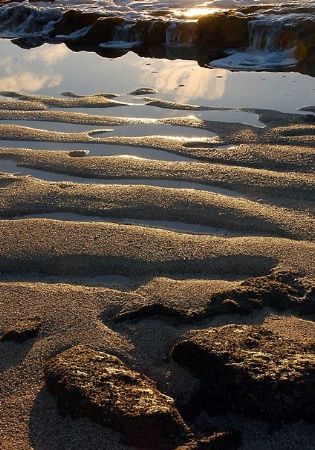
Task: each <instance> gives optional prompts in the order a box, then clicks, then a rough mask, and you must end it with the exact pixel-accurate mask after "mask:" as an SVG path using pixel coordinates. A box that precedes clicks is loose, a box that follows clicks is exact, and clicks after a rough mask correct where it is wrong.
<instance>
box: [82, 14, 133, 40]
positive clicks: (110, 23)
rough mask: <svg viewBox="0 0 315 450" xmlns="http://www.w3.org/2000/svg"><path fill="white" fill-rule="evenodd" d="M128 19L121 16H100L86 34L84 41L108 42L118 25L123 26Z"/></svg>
mask: <svg viewBox="0 0 315 450" xmlns="http://www.w3.org/2000/svg"><path fill="white" fill-rule="evenodd" d="M125 23H126V21H125V20H124V19H123V18H121V17H99V18H98V19H97V20H96V21H95V22H94V23H93V25H92V26H91V27H90V29H89V30H88V32H87V33H86V34H85V36H84V41H85V42H86V41H88V42H89V43H91V42H97V43H101V42H107V41H110V40H111V39H112V37H113V33H114V29H115V28H116V26H122V25H124V24H125Z"/></svg>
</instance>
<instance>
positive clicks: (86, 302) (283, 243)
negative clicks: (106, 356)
mask: <svg viewBox="0 0 315 450" xmlns="http://www.w3.org/2000/svg"><path fill="white" fill-rule="evenodd" d="M12 96H14V97H17V98H19V96H18V95H15V94H14V95H13V94H12ZM91 99H92V100H91ZM72 100H73V99H70V100H69V99H68V100H65V101H66V102H69V101H70V102H71V101H72ZM76 100H77V99H76ZM79 100H80V102H84V101H86V102H87V103H86V104H85V106H86V107H88V106H89V105H90V103H89V102H92V103H93V102H97V101H99V102H100V97H98V96H95V97H89V98H88V99H87V98H80V99H79ZM16 101H17V102H18V107H17V109H12V110H9V109H8V108H6V105H4V106H2V108H3V109H4V110H3V111H0V114H2V113H5V114H6V115H7V117H5V114H3V115H2V116H1V117H2V119H5V120H7V119H10V120H13V119H19V120H21V124H20V125H12V124H10V123H9V122H8V123H7V124H0V136H1V139H2V145H5V140H6V139H11V140H15V141H16V142H17V146H16V147H15V148H13V147H12V148H8V147H5V146H3V147H1V148H0V161H7V160H9V161H14V163H16V164H17V167H16V171H17V172H18V170H19V166H21V167H23V168H32V169H37V170H39V171H42V174H45V173H49V172H53V173H60V174H65V175H72V176H74V177H81V178H83V180H82V179H81V180H80V182H79V181H76V180H75V179H74V181H59V182H57V181H47V180H45V178H44V175H43V179H40V178H34V177H32V176H26V175H22V174H18V173H8V172H5V173H4V172H1V173H0V191H1V197H0V219H1V220H0V228H1V232H0V255H1V258H0V292H1V294H0V299H1V309H0V310H1V316H0V328H1V330H4V329H5V328H7V327H9V326H12V325H14V324H15V323H16V322H18V321H19V320H21V319H24V318H26V317H33V316H40V317H41V318H42V327H41V329H40V332H39V334H38V335H37V337H36V338H33V339H30V340H27V341H26V342H25V343H23V344H19V343H16V342H1V343H0V352H1V353H0V354H1V372H2V373H1V397H2V398H1V403H2V407H1V409H2V413H1V415H2V420H3V424H2V426H1V431H0V442H1V448H3V449H6V450H11V449H18V450H30V449H36V450H56V449H67V450H72V449H73V450H79V449H85V450H95V449H98V448H99V449H101V448H102V449H108V450H109V449H122V450H123V449H126V448H130V447H126V446H124V445H123V443H122V440H121V435H120V434H119V433H116V432H114V431H112V430H110V429H108V428H104V427H101V426H99V425H96V424H93V423H92V422H90V421H89V420H88V419H84V418H81V419H70V418H69V417H67V416H65V417H63V416H61V415H60V414H59V413H58V410H57V408H56V404H55V400H54V399H53V398H52V397H51V396H50V395H49V394H48V393H47V391H46V389H45V387H44V380H43V366H44V362H45V361H46V360H48V359H49V358H50V357H51V356H53V355H55V354H56V353H59V352H61V351H62V350H64V349H66V348H68V347H70V346H72V345H76V344H88V345H91V346H92V347H93V348H94V349H97V350H101V351H105V352H108V353H111V354H114V355H116V356H118V357H119V358H121V359H122V360H123V361H124V362H125V363H127V364H128V365H129V366H130V367H133V368H134V369H136V370H138V371H141V372H143V373H145V374H146V375H148V376H149V377H151V378H152V379H153V380H155V381H156V382H157V385H158V387H159V389H160V390H161V391H162V392H164V393H165V394H167V395H169V396H171V397H173V398H175V400H176V401H177V402H179V403H180V402H181V401H183V399H184V398H185V397H187V396H189V395H190V393H191V392H193V391H194V389H196V387H197V386H198V379H197V378H196V377H194V376H193V375H192V374H191V373H190V372H189V371H188V370H186V369H183V368H181V367H180V366H178V365H177V364H176V363H175V362H174V361H173V360H172V359H171V358H170V351H171V348H172V347H173V345H174V344H175V343H176V342H179V341H180V340H182V339H183V338H184V337H185V336H187V335H189V333H190V332H191V331H192V330H196V329H202V328H205V327H209V326H218V325H223V324H227V323H248V324H260V323H262V322H263V321H264V320H265V318H266V317H269V316H270V315H271V314H274V313H275V312H276V310H275V309H273V308H272V307H270V306H268V307H264V308H263V309H261V310H259V311H257V310H256V311H252V312H251V313H250V314H249V315H246V316H244V315H240V314H223V315H218V316H212V317H208V318H207V317H206V318H204V319H203V320H202V321H201V322H200V323H198V322H197V323H184V322H183V323H181V322H173V321H170V320H169V318H168V317H163V314H162V315H153V316H152V317H143V318H141V319H140V320H136V321H132V320H131V321H128V320H127V321H123V322H121V323H117V322H115V321H114V317H115V316H116V315H117V314H118V315H119V314H120V313H121V312H124V311H133V310H134V309H135V308H137V307H138V306H139V305H142V306H143V305H146V304H150V303H152V302H154V301H156V300H159V301H160V300H161V299H162V300H163V304H164V305H166V307H168V308H173V309H175V310H176V311H177V312H179V314H181V313H182V312H185V313H187V311H192V312H193V313H195V312H197V313H198V311H201V310H203V308H204V307H205V305H206V303H207V301H208V299H209V297H210V296H211V295H212V294H213V293H216V292H221V291H225V290H229V289H232V288H235V287H237V286H239V284H240V283H241V282H242V281H244V280H246V279H247V278H248V277H252V276H262V275H267V274H269V273H271V272H273V271H290V272H293V273H295V274H296V276H297V277H299V278H300V279H303V280H304V279H305V280H306V282H307V283H308V284H309V285H310V286H314V278H315V264H314V262H315V243H314V233H315V231H314V230H315V221H314V215H313V214H314V193H315V190H314V186H315V177H314V172H313V168H314V162H315V157H314V140H313V137H314V129H315V128H314V116H312V115H299V114H284V113H279V112H274V111H262V110H261V111H260V110H254V111H252V112H255V113H256V114H258V115H259V120H260V121H261V122H262V123H263V124H264V125H265V126H264V127H263V128H258V127H254V126H249V125H244V124H236V123H234V124H230V123H229V124H228V123H224V122H210V121H201V120H197V119H196V120H194V119H192V118H191V119H183V118H172V119H159V121H158V122H157V124H156V125H157V127H158V124H159V123H160V124H161V125H162V124H163V125H165V124H169V126H170V127H172V126H185V127H194V128H200V129H203V130H209V131H210V132H211V133H214V134H215V136H214V137H213V136H210V137H209V138H198V137H196V138H191V139H190V138H184V137H181V138H178V139H174V138H170V137H165V136H163V137H162V136H160V135H159V134H158V128H157V135H155V136H140V137H139V136H138V137H121V136H116V137H115V136H112V137H107V136H104V135H103V136H101V137H100V136H99V135H97V133H93V132H91V131H89V132H85V131H84V132H80V133H75V132H73V133H70V132H69V133H65V132H51V131H47V130H42V129H40V128H37V129H35V130H34V129H29V128H25V127H23V120H33V121H36V120H37V121H40V120H41V114H42V112H41V111H35V112H34V111H33V110H35V109H36V108H37V107H38V108H41V107H43V109H45V108H46V107H47V105H48V106H49V107H50V106H51V105H53V106H56V105H57V106H60V104H61V102H62V100H61V99H58V101H57V100H54V99H53V98H47V97H46V98H38V96H36V97H34V98H33V97H31V96H27V97H24V98H21V99H18V100H14V104H15V102H16ZM101 101H102V107H104V108H106V107H107V106H108V104H107V102H112V101H113V100H112V99H110V100H109V99H108V100H106V101H104V98H102V100H101ZM146 101H148V100H146ZM23 102H26V103H23ZM10 103H11V102H10ZM157 103H158V102H155V105H156V104H157ZM14 104H13V103H11V107H12V108H13V106H14ZM67 104H68V103H67ZM159 104H160V106H162V108H161V117H163V108H172V107H176V108H179V109H180V108H186V109H187V108H188V109H189V108H190V106H189V105H180V104H177V105H176V104H175V105H174V104H173V105H170V104H168V103H164V104H163V102H162V101H161V102H160V103H159ZM41 105H43V106H41ZM45 105H46V106H45ZM98 106H100V105H98ZM111 106H112V105H111ZM62 107H64V108H66V107H68V106H66V105H65V104H64V103H63V104H62ZM14 108H15V106H14ZM193 109H194V107H193V106H191V110H192V111H193ZM43 118H44V120H48V121H52V122H53V121H55V120H58V121H59V120H61V121H65V122H67V123H71V121H73V122H76V121H77V120H79V117H78V116H74V115H72V113H71V111H69V112H62V113H60V114H59V113H56V112H52V111H49V109H47V110H45V116H43V117H42V119H43ZM81 119H82V120H85V121H86V123H89V125H96V126H99V124H102V126H103V125H107V124H108V125H109V126H111V125H114V126H116V125H118V126H120V125H123V124H126V123H134V124H135V125H136V124H137V123H139V122H140V123H141V120H135V119H129V120H128V119H126V118H109V119H107V120H106V119H104V118H102V120H101V119H100V117H93V113H92V112H91V111H90V110H89V111H88V113H86V114H85V115H84V116H83V117H82V116H81ZM142 125H143V121H142ZM34 127H35V128H36V125H34ZM19 141H23V142H24V141H28V142H29V148H18V147H19V145H18V143H19ZM33 141H37V142H43V141H49V142H50V141H51V142H54V143H56V142H57V143H60V150H50V151H47V150H42V151H40V150H31V148H32V142H33ZM64 143H71V144H74V145H76V144H77V145H78V147H77V149H78V151H79V150H80V151H81V150H86V149H88V144H89V143H93V144H97V145H100V146H102V145H106V146H112V145H114V144H121V145H126V146H140V147H143V148H150V149H154V150H156V152H157V154H158V152H159V151H166V152H169V153H172V154H174V155H175V157H176V155H184V156H187V157H188V158H191V161H189V160H188V161H176V160H174V161H163V160H162V161H161V160H159V161H158V160H154V159H141V158H132V157H124V158H122V157H120V156H117V155H115V154H113V155H112V156H93V155H89V154H85V153H84V152H80V151H79V152H78V153H76V152H73V150H71V151H70V150H67V149H63V144H64ZM224 146H225V147H224ZM0 167H1V166H0ZM39 173H40V172H39ZM84 178H87V179H89V180H90V179H97V180H102V179H104V180H113V181H115V179H116V180H119V179H122V178H125V179H128V180H130V184H127V185H121V184H113V185H109V184H101V183H98V184H92V183H89V182H87V183H84V182H83V181H84ZM133 179H147V180H151V179H152V180H166V181H167V180H175V181H185V182H191V183H199V184H200V185H201V189H200V190H194V189H187V188H179V187H177V188H174V187H159V186H153V185H152V186H150V185H141V184H140V185H135V184H133ZM202 185H207V186H216V187H218V188H222V189H226V190H228V191H226V192H225V193H222V192H221V193H217V192H209V191H206V190H203V188H202ZM229 193H230V194H229ZM235 194H236V195H235ZM50 213H57V214H58V213H60V215H61V216H62V214H63V213H75V214H79V215H83V216H85V218H86V216H87V218H89V217H90V221H86V220H85V221H84V222H83V221H82V222H80V221H68V220H56V219H51V218H49V214H50ZM34 214H39V215H41V216H40V218H29V217H28V216H29V215H34ZM45 215H47V217H45ZM95 216H97V217H98V218H104V221H103V222H102V221H94V220H93V217H95ZM17 217H18V218H17ZM60 218H61V217H60ZM123 218H126V219H128V221H130V223H128V224H122V223H118V220H119V219H123ZM12 219H14V220H12ZM115 219H116V220H117V223H115ZM132 220H147V221H150V220H156V221H160V222H161V223H163V221H169V222H184V223H188V224H195V225H198V224H199V225H204V226H208V227H209V228H211V227H216V228H218V229H221V230H223V233H222V234H221V235H215V234H214V233H213V234H211V233H210V234H192V233H183V232H176V231H174V230H169V229H168V230H167V229H164V228H153V227H150V226H139V225H137V224H134V223H132ZM282 314H283V315H288V316H290V315H291V314H292V311H290V310H286V311H283V313H282ZM303 319H307V320H313V319H314V314H313V315H310V316H307V317H303ZM208 420H211V421H212V423H213V424H214V425H215V424H216V425H218V426H221V427H231V426H232V427H235V428H238V429H239V430H240V431H241V433H242V436H243V446H242V447H241V449H242V450H252V449H253V448H255V449H256V450H260V449H261V450H267V449H275V448H279V449H283V450H284V449H289V448H297V449H301V450H311V449H312V448H313V447H312V445H313V442H314V439H315V428H314V425H311V424H306V423H304V422H299V423H294V424H290V425H285V426H283V427H282V428H281V429H280V430H277V431H275V432H273V433H272V434H270V433H269V432H268V426H267V425H266V424H265V423H263V422H261V421H258V420H253V419H249V418H244V417H242V416H241V415H239V416H238V415H235V414H227V415H224V416H219V417H212V418H211V419H209V418H208ZM168 450H170V449H168Z"/></svg>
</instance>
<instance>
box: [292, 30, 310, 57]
mask: <svg viewBox="0 0 315 450" xmlns="http://www.w3.org/2000/svg"><path fill="white" fill-rule="evenodd" d="M294 56H295V58H296V59H297V60H298V61H305V62H309V63H315V34H313V35H311V36H309V37H307V38H305V39H302V40H300V41H299V43H298V44H297V47H296V50H295V53H294Z"/></svg>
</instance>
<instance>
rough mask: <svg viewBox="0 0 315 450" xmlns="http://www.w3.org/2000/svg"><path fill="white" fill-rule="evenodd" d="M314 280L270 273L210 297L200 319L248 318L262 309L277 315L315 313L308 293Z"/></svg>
mask: <svg viewBox="0 0 315 450" xmlns="http://www.w3.org/2000/svg"><path fill="white" fill-rule="evenodd" d="M312 287H313V288H314V289H315V287H314V280H311V279H306V278H305V279H304V278H298V277H297V275H296V274H293V273H291V272H273V273H271V274H270V275H267V276H262V277H251V278H248V279H247V280H245V281H244V282H242V283H241V284H240V286H238V287H237V288H235V289H231V290H228V291H223V292H219V293H216V294H213V295H212V296H211V298H210V301H209V304H208V305H207V307H206V309H205V311H204V313H203V316H209V315H214V314H229V313H239V314H249V313H250V312H251V311H253V310H256V309H262V308H265V307H270V308H273V309H275V310H277V311H285V310H287V309H290V310H292V311H294V312H296V313H297V314H305V315H306V314H313V313H315V301H314V299H313V298H312V295H311V294H310V292H311V291H312Z"/></svg>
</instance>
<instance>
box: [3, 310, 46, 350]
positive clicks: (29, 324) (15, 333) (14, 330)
mask: <svg viewBox="0 0 315 450" xmlns="http://www.w3.org/2000/svg"><path fill="white" fill-rule="evenodd" d="M41 325H42V320H41V318H40V317H37V316H36V317H28V318H26V319H23V320H21V321H20V322H17V323H16V324H14V325H12V326H11V327H9V328H6V329H5V330H4V331H3V333H2V335H1V337H0V341H1V342H3V341H15V342H19V343H20V344H22V343H23V342H25V341H26V340H27V339H31V338H33V337H35V336H36V335H37V334H38V332H39V330H40V328H41Z"/></svg>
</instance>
